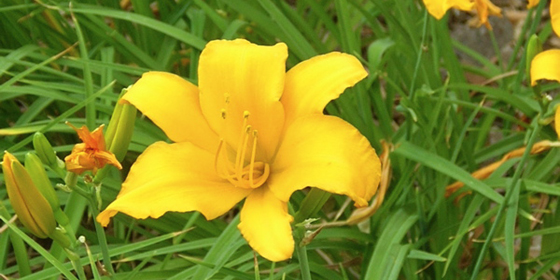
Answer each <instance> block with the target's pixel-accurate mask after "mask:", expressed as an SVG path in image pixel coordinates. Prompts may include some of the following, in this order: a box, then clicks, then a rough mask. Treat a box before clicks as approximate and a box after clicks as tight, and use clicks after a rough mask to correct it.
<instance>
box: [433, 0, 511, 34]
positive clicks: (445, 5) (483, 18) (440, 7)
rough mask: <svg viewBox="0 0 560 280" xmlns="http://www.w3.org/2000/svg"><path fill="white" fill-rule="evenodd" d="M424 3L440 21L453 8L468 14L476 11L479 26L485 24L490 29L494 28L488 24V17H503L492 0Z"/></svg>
mask: <svg viewBox="0 0 560 280" xmlns="http://www.w3.org/2000/svg"><path fill="white" fill-rule="evenodd" d="M423 2H424V5H425V6H426V9H427V10H428V13H430V15H432V16H433V17H435V18H436V19H438V20H439V19H441V18H443V16H445V13H446V12H447V10H449V9H451V8H455V9H458V10H461V11H466V12H470V11H473V10H476V12H477V15H478V20H479V25H482V24H484V25H486V27H487V28H488V29H491V28H492V27H491V26H490V23H488V16H490V15H492V16H501V9H500V8H499V7H497V6H496V5H494V4H493V3H492V2H490V0H423Z"/></svg>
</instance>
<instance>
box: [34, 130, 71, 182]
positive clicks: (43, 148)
mask: <svg viewBox="0 0 560 280" xmlns="http://www.w3.org/2000/svg"><path fill="white" fill-rule="evenodd" d="M33 148H35V152H37V156H38V157H39V158H40V159H41V161H42V162H43V163H44V164H45V165H47V166H48V167H50V168H51V169H52V170H53V171H54V172H56V173H57V174H58V175H59V176H64V174H65V170H64V161H62V160H61V159H60V158H59V157H57V156H56V152H55V151H54V149H53V147H52V146H51V143H49V140H47V138H46V137H45V135H44V134H43V133H41V132H36V133H35V135H33Z"/></svg>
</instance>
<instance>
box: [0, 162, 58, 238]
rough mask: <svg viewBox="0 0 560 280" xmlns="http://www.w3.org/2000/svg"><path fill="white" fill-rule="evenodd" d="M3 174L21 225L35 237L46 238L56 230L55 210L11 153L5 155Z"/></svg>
mask: <svg viewBox="0 0 560 280" xmlns="http://www.w3.org/2000/svg"><path fill="white" fill-rule="evenodd" d="M2 172H3V173H4V180H5V181H6V189H7V191H8V197H9V198H10V203H11V204H12V207H13V208H14V211H15V212H16V214H17V215H18V217H19V220H20V221H21V223H22V224H23V225H24V226H25V227H26V228H27V229H28V230H29V231H30V232H31V233H33V234H34V235H35V236H37V237H39V238H46V237H48V236H50V235H51V234H52V233H53V232H54V230H55V228H56V221H55V219H54V215H53V210H52V208H51V206H50V204H49V202H48V201H47V200H46V199H45V197H44V196H43V194H41V192H40V191H39V190H38V189H37V187H36V186H35V183H34V182H33V180H32V179H31V176H30V175H29V173H28V172H27V170H26V169H25V168H24V167H23V165H21V163H20V162H19V161H18V160H17V159H16V158H15V157H14V156H13V155H11V154H10V153H8V152H5V153H4V159H3V162H2Z"/></svg>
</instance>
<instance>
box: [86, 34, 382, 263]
mask: <svg viewBox="0 0 560 280" xmlns="http://www.w3.org/2000/svg"><path fill="white" fill-rule="evenodd" d="M287 53H288V52H287V48H286V45H285V44H283V43H279V44H276V45H274V46H258V45H254V44H251V43H249V42H248V41H245V40H241V39H239V40H234V41H225V40H220V41H212V42H210V43H208V45H207V47H206V48H205V49H204V50H203V51H202V53H201V56H200V60H199V69H198V72H199V90H198V97H199V99H197V98H195V97H193V95H192V94H193V93H194V92H195V90H194V89H192V86H191V84H185V85H183V86H184V87H187V89H186V90H181V89H180V87H182V86H181V85H180V84H182V83H183V82H178V85H177V87H178V88H177V89H175V90H163V91H162V90H158V88H157V87H156V86H154V84H158V83H159V82H154V84H152V83H146V82H145V81H146V80H143V79H145V78H146V79H147V80H149V79H151V78H148V77H149V76H151V75H155V74H148V75H146V76H145V77H143V78H142V79H140V81H139V83H137V84H135V85H134V86H133V89H134V88H136V89H135V90H134V91H136V92H142V94H135V93H134V91H133V94H134V95H131V96H129V99H130V102H131V103H132V104H136V105H137V106H138V107H139V110H140V111H142V112H144V110H146V111H148V113H147V115H148V116H151V117H153V118H154V119H159V121H157V120H156V121H154V122H155V123H156V125H160V124H161V125H162V126H168V125H170V124H172V126H175V127H170V128H169V127H168V128H164V131H166V132H169V131H179V130H180V129H181V127H182V126H184V125H186V126H190V125H192V124H185V123H188V122H190V121H193V122H194V123H201V122H202V121H201V120H205V121H206V122H207V124H208V126H209V127H210V128H209V129H203V130H201V131H200V132H199V133H202V134H209V135H201V136H197V137H200V139H205V137H207V139H209V141H208V142H211V143H210V144H209V145H208V147H204V148H202V147H200V146H201V145H199V144H197V143H194V141H197V140H189V139H187V138H181V137H179V138H175V139H173V137H172V140H176V139H180V140H181V141H179V140H177V143H174V144H166V143H163V142H158V143H155V144H152V145H151V146H150V147H148V148H147V149H146V151H144V153H143V154H142V155H141V156H140V157H139V158H138V160H137V161H136V163H134V164H133V166H132V168H131V171H130V173H129V175H128V177H127V179H126V180H125V182H124V184H123V187H122V189H121V192H120V193H119V195H118V197H117V199H116V200H115V201H114V202H112V203H111V204H109V206H108V207H107V209H105V210H104V211H103V212H102V213H101V214H100V215H99V216H98V217H97V220H98V221H99V222H100V223H101V224H102V225H104V226H106V225H107V224H108V223H109V220H110V218H111V217H113V216H114V215H115V214H117V213H118V212H123V213H126V214H128V215H131V216H133V217H135V218H140V219H143V218H147V217H153V218H157V217H159V216H161V215H163V213H165V212H167V211H178V212H185V211H200V212H201V213H202V214H203V215H204V216H205V217H206V218H207V219H213V218H216V217H218V216H219V215H221V214H223V213H224V212H226V211H227V210H228V209H231V208H232V207H234V205H235V204H237V202H239V201H240V200H242V199H243V198H245V203H244V205H243V208H242V209H241V213H240V224H239V229H240V231H241V232H242V234H243V236H244V237H245V239H246V240H247V241H248V243H249V245H250V246H251V247H252V248H253V249H254V250H256V251H257V252H258V253H259V254H261V255H262V256H263V257H265V258H267V259H269V260H272V261H281V260H286V259H289V258H290V257H291V255H292V253H293V250H294V240H293V238H292V234H291V226H290V223H291V222H292V217H291V216H290V215H289V214H288V211H287V201H288V200H289V198H290V195H291V194H292V193H293V192H294V191H296V190H298V189H301V188H304V187H307V186H316V187H319V188H322V189H324V190H327V191H329V192H333V193H338V194H344V195H348V196H350V197H351V198H352V199H354V201H356V205H357V206H365V205H367V203H368V200H369V199H370V198H371V197H372V196H373V194H374V193H375V192H376V190H377V185H378V183H379V177H380V172H381V171H380V163H379V159H378V158H377V155H376V154H375V151H374V150H373V148H372V147H371V145H370V144H369V142H368V141H367V139H365V137H363V136H362V135H361V134H360V133H359V132H358V130H357V129H355V128H354V127H352V126H351V125H350V124H348V123H346V122H345V121H343V120H342V119H340V118H337V117H331V116H324V115H323V114H322V108H324V106H325V105H326V103H328V102H329V101H330V100H332V99H334V98H336V97H338V95H339V94H340V93H341V92H342V91H343V90H344V89H345V88H347V87H350V86H352V85H354V84H355V83H356V82H358V81H359V80H361V79H363V78H364V77H365V70H364V69H363V67H362V66H361V64H360V63H359V61H358V60H357V59H356V58H353V57H351V56H349V55H343V54H337V53H332V54H328V55H325V56H320V57H317V58H315V59H311V60H308V61H306V62H302V64H301V65H297V66H296V67H294V69H295V70H293V71H291V72H289V73H288V74H286V72H285V60H286V57H287ZM324 68H329V70H330V71H332V72H334V73H335V74H332V73H330V71H326V70H325V69H324ZM157 75H158V76H164V75H166V76H167V77H168V78H170V79H175V77H172V76H170V74H157ZM287 75H288V76H287ZM323 76H325V77H323ZM165 79H167V78H165ZM175 80H177V79H175ZM314 82H316V83H317V84H314ZM329 83H330V84H329ZM144 87H146V89H145V88H144ZM179 93H180V94H179ZM184 94H187V95H189V94H190V97H188V98H184V97H183V96H182V95H184ZM153 95H156V96H158V97H157V99H161V100H157V101H155V100H154V97H153ZM283 97H285V100H283V99H282V98H283ZM133 99H134V100H133ZM152 101H153V102H154V103H155V102H157V104H156V105H155V108H149V106H148V105H149V104H150V103H151V102H152ZM177 102H182V104H183V105H181V106H185V108H196V106H198V105H197V104H198V103H199V104H200V110H194V111H192V112H186V113H184V114H179V113H178V111H176V112H173V114H171V116H167V115H166V111H165V110H166V108H167V107H168V106H169V107H171V108H173V109H172V111H174V110H177V109H176V108H175V107H174V106H177V105H175V104H174V103H177ZM185 102H186V103H196V104H188V105H184V103H185ZM298 102H302V104H303V105H302V104H298ZM306 106H307V107H306ZM150 110H154V111H152V112H150ZM285 112H286V114H285ZM144 113H145V112H144ZM288 116H289V120H288ZM216 136H217V138H216V139H217V140H215V141H214V142H212V141H213V140H212V139H214V137H216ZM216 142H217V143H216Z"/></svg>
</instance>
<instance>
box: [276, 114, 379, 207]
mask: <svg viewBox="0 0 560 280" xmlns="http://www.w3.org/2000/svg"><path fill="white" fill-rule="evenodd" d="M270 173H271V175H270V177H269V180H268V181H267V182H268V184H269V186H270V189H271V190H272V191H273V192H274V193H275V194H276V196H277V197H278V198H280V199H282V200H283V201H288V199H289V198H290V195H291V194H292V193H293V192H294V191H296V190H299V189H303V188H305V187H308V186H310V187H317V188H320V189H323V190H325V191H328V192H331V193H336V194H343V195H347V196H349V197H350V198H352V199H353V200H354V202H355V204H356V206H359V207H363V206H367V204H368V201H369V200H370V199H371V197H372V196H373V195H374V194H375V192H376V190H377V186H378V185H379V180H380V177H381V163H380V162H379V158H378V157H377V155H376V154H375V150H374V149H373V148H372V147H371V145H370V143H369V141H368V140H367V139H366V138H365V137H364V136H362V135H361V134H360V132H359V131H358V130H357V129H356V128H354V127H353V126H351V125H350V124H349V123H347V122H345V121H343V120H342V119H340V118H337V117H333V116H323V115H310V116H307V117H302V118H298V119H296V120H295V121H294V122H293V123H292V125H291V126H290V127H288V128H287V130H286V135H285V137H284V138H283V141H282V144H281V146H280V148H279V150H278V154H277V155H276V160H275V161H274V162H273V163H272V165H271V172H270Z"/></svg>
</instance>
